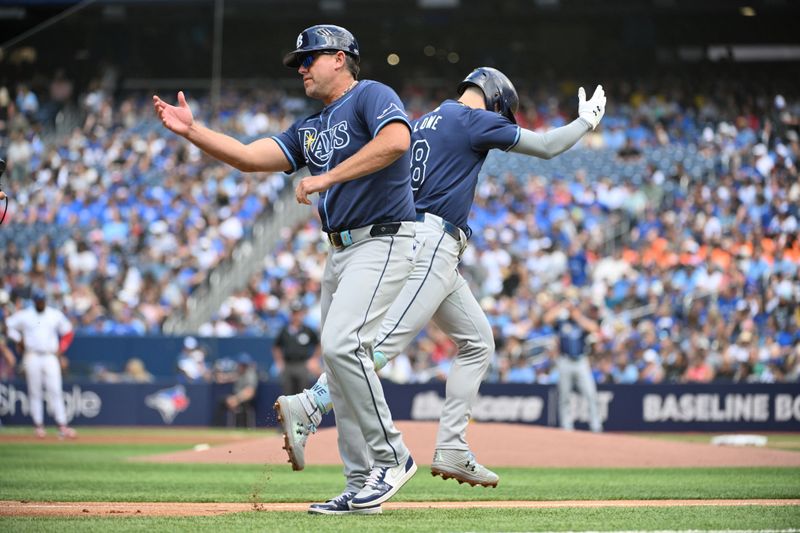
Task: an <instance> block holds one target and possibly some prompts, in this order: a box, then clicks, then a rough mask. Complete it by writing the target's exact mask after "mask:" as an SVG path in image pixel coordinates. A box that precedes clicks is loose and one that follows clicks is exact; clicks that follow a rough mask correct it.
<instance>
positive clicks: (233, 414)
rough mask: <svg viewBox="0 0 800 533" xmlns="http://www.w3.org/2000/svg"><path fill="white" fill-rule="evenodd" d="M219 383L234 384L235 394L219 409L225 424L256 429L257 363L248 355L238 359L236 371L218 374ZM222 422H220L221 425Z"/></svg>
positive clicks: (229, 396) (230, 395) (221, 403)
mask: <svg viewBox="0 0 800 533" xmlns="http://www.w3.org/2000/svg"><path fill="white" fill-rule="evenodd" d="M217 378H218V379H219V381H217V383H233V392H232V393H231V394H229V395H228V396H226V397H225V398H224V399H223V400H222V401H221V402H220V407H219V413H220V417H221V415H224V416H225V424H226V425H228V426H235V427H255V405H254V403H255V397H256V392H257V391H258V372H257V370H256V366H255V361H254V360H253V358H252V357H251V356H250V354H248V353H244V352H243V353H240V354H239V355H238V356H237V357H236V371H235V372H233V373H228V372H225V373H220V374H217ZM221 423H222V420H218V425H221Z"/></svg>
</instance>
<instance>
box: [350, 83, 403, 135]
mask: <svg viewBox="0 0 800 533" xmlns="http://www.w3.org/2000/svg"><path fill="white" fill-rule="evenodd" d="M360 104H361V113H362V114H363V117H364V121H365V122H366V124H367V128H368V129H369V131H370V133H371V134H372V137H373V138H375V136H376V135H377V134H378V132H379V131H381V128H383V127H384V126H385V125H387V124H389V123H390V122H402V123H403V124H405V125H406V126H407V127H408V129H409V130H410V129H411V123H409V121H408V116H407V115H406V109H405V107H404V106H403V102H401V101H400V97H399V96H397V93H395V92H394V91H393V90H392V89H390V88H389V87H387V86H386V85H383V84H382V83H370V84H369V86H368V87H365V88H364V90H363V91H362V92H361V101H360Z"/></svg>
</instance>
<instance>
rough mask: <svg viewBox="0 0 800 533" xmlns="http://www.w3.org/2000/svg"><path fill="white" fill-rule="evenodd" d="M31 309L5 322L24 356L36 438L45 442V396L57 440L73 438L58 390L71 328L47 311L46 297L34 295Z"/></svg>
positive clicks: (61, 315)
mask: <svg viewBox="0 0 800 533" xmlns="http://www.w3.org/2000/svg"><path fill="white" fill-rule="evenodd" d="M32 297H33V303H34V306H33V307H28V308H26V309H23V310H21V311H17V312H16V313H14V314H13V315H11V316H10V317H8V319H6V327H7V328H8V336H9V338H10V339H11V340H13V341H15V342H17V343H18V344H19V347H20V353H22V354H24V357H23V360H22V365H23V367H24V369H25V378H26V379H27V382H28V399H29V401H30V406H31V418H33V425H34V426H35V427H36V436H37V437H39V438H44V437H45V436H46V434H47V433H46V432H45V429H44V392H45V391H47V403H48V405H49V406H50V409H51V411H52V414H53V418H55V420H56V423H57V424H58V436H59V438H62V439H64V438H68V439H72V438H75V430H74V429H72V428H70V427H68V426H67V414H66V410H65V408H64V395H63V393H62V390H61V365H62V364H64V365H65V364H66V359H65V358H64V355H63V353H64V351H65V350H66V349H67V347H68V346H69V345H70V343H71V342H72V337H73V335H74V334H73V331H72V324H70V322H69V320H68V319H67V317H66V316H64V313H62V312H61V311H59V310H58V309H54V308H52V307H49V306H48V305H47V302H46V296H45V293H44V292H42V291H40V290H36V289H35V290H34V291H33V295H32Z"/></svg>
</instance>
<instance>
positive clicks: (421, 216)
mask: <svg viewBox="0 0 800 533" xmlns="http://www.w3.org/2000/svg"><path fill="white" fill-rule="evenodd" d="M426 215H427V216H428V217H429V218H433V220H435V221H436V222H441V224H442V229H443V230H444V232H445V233H447V234H448V235H450V236H451V237H452V238H454V239H455V240H456V242H461V230H460V229H459V228H458V226H456V225H455V224H452V223H450V222H448V221H446V220H445V219H443V218H441V217H437V216H434V215H431V214H430V213H417V222H425V216H426Z"/></svg>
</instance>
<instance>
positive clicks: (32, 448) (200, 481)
mask: <svg viewBox="0 0 800 533" xmlns="http://www.w3.org/2000/svg"><path fill="white" fill-rule="evenodd" d="M7 431H8V430H4V432H6V434H8V433H7ZM90 431H92V432H98V433H96V434H115V435H123V436H124V435H125V434H130V435H134V434H135V435H142V432H141V431H139V430H133V429H130V430H128V429H126V430H111V429H103V430H84V431H82V432H81V433H82V435H87V434H90ZM146 431H147V432H150V433H151V434H155V435H157V434H159V433H160V432H161V431H163V430H157V429H148V430H146ZM171 431H174V430H171ZM186 431H196V432H197V433H196V434H197V436H198V441H197V442H203V439H202V437H203V436H204V435H209V433H208V432H207V431H205V430H186ZM127 432H130V433H127ZM230 433H231V437H232V438H234V439H236V438H241V436H242V435H241V434H244V435H245V436H251V435H252V433H250V434H248V433H247V432H230ZM212 434H213V435H214V436H219V434H218V433H216V432H214V433H212ZM223 434H224V433H223ZM209 438H210V437H209ZM706 438H708V437H706ZM189 447H190V445H186V444H183V445H175V444H118V445H114V444H91V443H82V442H81V441H80V440H78V441H75V442H57V441H55V439H53V440H52V441H51V440H48V441H45V442H41V443H39V442H37V443H34V444H32V443H30V442H13V441H7V442H0V457H3V467H2V474H0V499H2V500H30V501H112V502H113V501H119V502H145V501H156V502H254V501H256V502H291V501H299V502H309V501H322V500H325V499H327V498H329V497H331V496H333V495H335V494H338V493H339V491H340V490H341V488H342V486H343V477H342V473H341V472H342V471H341V467H326V466H309V467H307V469H306V470H304V471H302V472H292V471H291V469H290V468H289V466H288V465H239V464H232V465H221V464H214V465H209V464H181V463H167V464H156V463H143V462H133V461H129V460H128V458H129V457H133V456H138V455H145V454H155V453H164V452H170V451H176V450H184V449H187V448H189ZM497 472H498V473H499V474H500V476H501V482H500V486H499V487H498V488H497V489H484V488H477V487H475V488H473V487H468V486H466V485H459V484H458V483H456V482H455V481H452V480H450V481H443V480H441V479H440V478H433V477H432V476H430V474H429V471H428V469H427V468H426V467H425V466H423V465H420V471H419V473H418V474H417V475H416V476H415V477H414V478H413V479H412V480H411V481H410V482H409V484H408V485H407V486H406V487H404V488H403V490H402V491H401V492H400V493H399V494H398V495H397V496H396V497H395V498H394V500H396V501H459V500H460V501H469V500H621V499H720V498H726V499H727V498H730V499H738V498H742V499H745V498H746V499H753V498H755V499H762V498H763V499H765V498H777V499H786V498H793V499H797V498H800V468H654V469H634V468H626V469H607V468H574V469H569V468H498V469H497ZM323 522H324V527H323V528H322V529H323V530H324V531H352V530H353V529H358V530H359V533H363V532H368V531H381V532H382V533H385V532H386V531H420V532H426V531H466V530H469V531H520V530H526V531H536V530H550V531H563V530H573V531H576V530H597V531H602V530H632V529H651V530H652V529H673V530H674V529H695V530H704V529H738V530H741V529H786V528H791V527H798V525H800V507H798V506H779V507H766V506H765V507H759V506H755V507H719V508H716V507H688V508H686V507H681V508H605V509H580V508H571V509H527V510H525V509H467V510H459V511H456V510H434V509H420V510H397V511H386V512H385V514H384V515H383V516H369V517H318V516H308V515H307V514H305V513H290V512H282V513H264V512H260V513H259V512H245V513H236V514H232V515H223V516H216V517H191V518H186V517H180V518H179V517H174V518H166V517H124V518H123V517H113V518H101V517H94V516H92V517H81V518H27V517H6V518H0V531H56V530H58V531H78V530H80V531H104V532H105V531H109V530H113V531H127V530H134V529H135V530H145V529H146V530H148V531H175V530H182V531H194V530H211V529H214V530H216V531H292V532H299V531H319V530H320V524H321V523H323Z"/></svg>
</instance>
